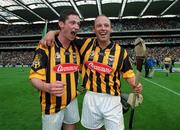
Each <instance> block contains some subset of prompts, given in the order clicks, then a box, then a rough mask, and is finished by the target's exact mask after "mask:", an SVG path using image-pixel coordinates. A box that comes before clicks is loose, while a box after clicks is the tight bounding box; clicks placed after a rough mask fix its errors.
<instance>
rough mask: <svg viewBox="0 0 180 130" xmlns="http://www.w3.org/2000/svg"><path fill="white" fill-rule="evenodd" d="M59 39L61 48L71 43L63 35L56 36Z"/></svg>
mask: <svg viewBox="0 0 180 130" xmlns="http://www.w3.org/2000/svg"><path fill="white" fill-rule="evenodd" d="M58 39H59V41H60V42H61V44H62V46H63V48H65V49H67V48H68V47H69V45H70V43H71V41H70V40H69V39H67V38H65V37H64V36H63V35H61V34H60V35H59V36H58Z"/></svg>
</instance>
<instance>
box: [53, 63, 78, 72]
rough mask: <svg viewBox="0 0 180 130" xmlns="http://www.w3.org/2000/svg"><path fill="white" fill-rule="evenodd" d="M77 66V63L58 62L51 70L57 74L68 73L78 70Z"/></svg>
mask: <svg viewBox="0 0 180 130" xmlns="http://www.w3.org/2000/svg"><path fill="white" fill-rule="evenodd" d="M79 68H80V66H79V65H77V64H73V63H65V64H58V65H56V66H54V67H53V70H54V71H55V72H56V73H59V74H62V73H65V74H69V73H73V72H76V71H79Z"/></svg>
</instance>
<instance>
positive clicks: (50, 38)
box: [39, 30, 60, 48]
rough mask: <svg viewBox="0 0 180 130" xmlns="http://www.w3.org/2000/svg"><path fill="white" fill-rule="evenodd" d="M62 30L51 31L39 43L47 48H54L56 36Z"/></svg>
mask: <svg viewBox="0 0 180 130" xmlns="http://www.w3.org/2000/svg"><path fill="white" fill-rule="evenodd" d="M59 32H60V30H53V31H49V32H48V33H47V34H46V35H45V36H44V37H43V38H42V39H41V40H40V41H39V43H40V44H41V45H43V46H44V47H46V48H47V46H53V45H54V41H55V36H56V35H58V34H59Z"/></svg>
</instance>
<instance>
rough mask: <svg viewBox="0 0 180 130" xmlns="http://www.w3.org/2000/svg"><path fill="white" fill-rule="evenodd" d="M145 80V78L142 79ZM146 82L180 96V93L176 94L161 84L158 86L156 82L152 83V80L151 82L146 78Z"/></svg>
mask: <svg viewBox="0 0 180 130" xmlns="http://www.w3.org/2000/svg"><path fill="white" fill-rule="evenodd" d="M142 78H143V77H142ZM143 79H144V80H146V81H148V82H150V83H152V84H155V85H157V86H159V87H161V88H163V89H165V90H167V91H169V92H171V93H173V94H176V95H178V96H180V93H178V92H175V91H173V90H171V89H169V88H166V87H164V86H162V85H160V84H157V83H155V82H153V81H151V80H149V79H146V78H143Z"/></svg>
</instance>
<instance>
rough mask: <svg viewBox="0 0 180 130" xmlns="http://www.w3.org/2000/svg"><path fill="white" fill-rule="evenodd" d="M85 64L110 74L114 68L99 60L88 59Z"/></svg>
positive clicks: (92, 68)
mask: <svg viewBox="0 0 180 130" xmlns="http://www.w3.org/2000/svg"><path fill="white" fill-rule="evenodd" d="M85 64H86V66H87V67H88V68H89V69H91V70H95V71H97V72H99V73H103V74H110V73H111V72H112V68H111V67H110V66H108V65H105V64H102V63H99V62H93V61H86V62H85Z"/></svg>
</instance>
